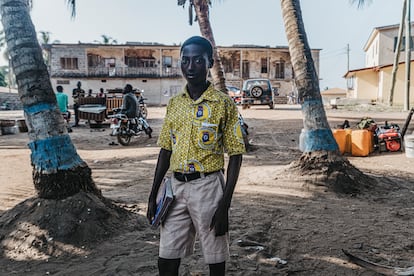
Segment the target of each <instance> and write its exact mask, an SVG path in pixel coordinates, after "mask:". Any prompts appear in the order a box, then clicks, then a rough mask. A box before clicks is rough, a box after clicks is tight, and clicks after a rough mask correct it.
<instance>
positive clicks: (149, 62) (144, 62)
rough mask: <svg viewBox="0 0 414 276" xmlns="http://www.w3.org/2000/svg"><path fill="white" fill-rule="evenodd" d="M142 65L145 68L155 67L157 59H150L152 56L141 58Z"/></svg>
mask: <svg viewBox="0 0 414 276" xmlns="http://www.w3.org/2000/svg"><path fill="white" fill-rule="evenodd" d="M140 63H141V64H140V65H141V66H140V67H145V68H148V67H155V60H154V59H150V58H142V59H141V60H140Z"/></svg>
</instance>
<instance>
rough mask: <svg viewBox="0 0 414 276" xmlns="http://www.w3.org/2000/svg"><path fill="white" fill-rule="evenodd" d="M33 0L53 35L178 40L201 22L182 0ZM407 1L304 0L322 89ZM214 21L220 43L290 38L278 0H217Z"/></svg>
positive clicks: (335, 82) (354, 61) (340, 83)
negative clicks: (73, 3) (71, 3)
mask: <svg viewBox="0 0 414 276" xmlns="http://www.w3.org/2000/svg"><path fill="white" fill-rule="evenodd" d="M33 2H34V7H33V9H32V12H31V16H32V20H33V23H34V25H35V28H36V31H37V32H40V31H45V32H50V37H51V42H53V41H54V40H58V41H60V42H61V43H78V42H79V41H80V42H83V43H86V42H96V41H102V35H106V36H109V37H112V38H113V39H116V40H117V42H118V43H119V44H123V43H126V42H127V41H139V42H158V43H163V44H166V45H174V44H180V43H182V42H183V41H184V40H185V39H186V38H188V37H190V36H192V35H199V34H200V31H199V27H198V24H197V22H195V23H193V26H190V25H189V24H188V9H187V6H186V8H183V7H181V6H177V0H150V1H148V0H146V1H144V0H116V1H113V0H77V7H76V17H75V18H74V19H72V18H71V13H70V9H69V8H68V6H67V5H66V1H65V0H34V1H33ZM367 2H369V0H368V1H367ZM402 3H403V1H402V0H373V1H371V2H370V3H369V5H366V6H364V7H363V8H358V7H357V6H356V5H351V4H350V1H349V0H301V8H302V16H303V21H304V24H305V30H306V33H307V37H308V42H309V45H310V47H311V48H316V49H321V52H320V74H319V77H320V79H321V80H320V88H321V89H326V88H334V87H340V88H345V87H346V82H345V79H344V78H343V75H344V74H345V73H346V72H347V67H348V64H349V69H350V70H352V69H358V68H362V67H364V64H365V53H364V51H363V48H364V45H365V43H366V42H367V40H368V37H369V35H370V34H371V32H372V31H373V29H374V28H375V27H380V26H387V25H394V24H399V23H400V18H401V11H402ZM411 9H412V8H411ZM210 22H211V25H212V29H213V33H214V37H215V41H216V45H218V46H231V45H234V44H253V45H259V46H271V47H274V46H287V40H286V35H285V32H284V25H283V19H282V15H281V8H280V1H279V0H255V1H247V0H213V1H212V7H211V9H210ZM347 45H349V50H350V51H349V55H347Z"/></svg>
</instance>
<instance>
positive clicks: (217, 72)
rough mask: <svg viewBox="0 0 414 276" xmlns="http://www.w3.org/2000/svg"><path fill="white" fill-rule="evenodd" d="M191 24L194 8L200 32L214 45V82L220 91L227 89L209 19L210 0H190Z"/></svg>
mask: <svg viewBox="0 0 414 276" xmlns="http://www.w3.org/2000/svg"><path fill="white" fill-rule="evenodd" d="M186 2H187V0H178V2H177V3H178V5H180V6H183V7H184V5H185V3H186ZM188 2H189V4H188V9H189V24H190V25H192V23H193V9H194V10H195V13H196V20H197V21H198V25H199V27H200V33H201V35H202V36H203V37H205V38H207V39H208V40H209V41H210V42H211V44H212V45H213V49H214V51H213V59H214V65H213V68H211V70H210V73H211V76H212V78H213V84H214V86H215V88H216V89H218V90H220V91H223V92H224V91H227V88H226V80H225V78H224V70H223V65H222V63H221V59H220V55H219V53H218V50H217V47H216V42H215V40H214V35H213V29H212V28H211V24H210V19H209V6H210V5H211V1H210V0H189V1H188Z"/></svg>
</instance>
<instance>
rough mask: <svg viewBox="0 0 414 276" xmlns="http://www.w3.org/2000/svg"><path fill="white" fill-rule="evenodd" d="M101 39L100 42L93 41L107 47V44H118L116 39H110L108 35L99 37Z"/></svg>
mask: <svg viewBox="0 0 414 276" xmlns="http://www.w3.org/2000/svg"><path fill="white" fill-rule="evenodd" d="M101 37H102V41H98V40H95V42H97V43H102V44H106V45H108V44H117V43H118V41H117V40H116V39H113V38H112V37H110V36H108V35H104V34H103V35H101Z"/></svg>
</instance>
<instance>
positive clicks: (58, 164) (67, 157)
mask: <svg viewBox="0 0 414 276" xmlns="http://www.w3.org/2000/svg"><path fill="white" fill-rule="evenodd" d="M29 148H30V149H31V151H32V153H31V160H32V164H33V165H34V167H35V169H36V170H38V171H39V170H40V171H42V172H44V173H55V172H56V171H58V170H70V169H73V168H75V167H77V166H79V165H82V164H84V161H83V160H82V159H81V158H80V156H79V155H78V154H77V152H76V149H75V147H74V146H73V144H72V141H71V140H70V137H69V135H67V134H66V135H62V136H54V137H50V138H46V139H44V140H37V141H33V142H31V143H29Z"/></svg>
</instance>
